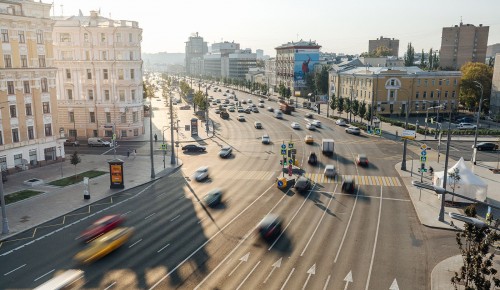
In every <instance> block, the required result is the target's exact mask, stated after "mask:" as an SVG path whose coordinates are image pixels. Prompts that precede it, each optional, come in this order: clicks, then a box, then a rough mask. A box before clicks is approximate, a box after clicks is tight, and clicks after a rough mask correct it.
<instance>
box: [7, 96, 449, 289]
mask: <svg viewBox="0 0 500 290" xmlns="http://www.w3.org/2000/svg"><path fill="white" fill-rule="evenodd" d="M211 94H213V95H214V97H216V98H222V93H213V92H212V93H211ZM237 96H238V98H239V99H240V100H242V99H243V98H244V99H249V98H250V99H252V100H253V102H254V103H255V102H257V101H258V98H257V97H254V96H250V95H247V94H244V93H240V92H237ZM268 106H272V107H274V108H277V104H276V103H270V102H267V101H266V107H268ZM213 109H214V108H212V109H211V110H213ZM238 114H239V113H230V118H229V119H228V120H223V119H221V118H219V117H218V116H217V115H215V114H213V111H212V112H211V118H212V119H213V120H214V122H215V123H216V128H217V134H216V137H215V138H213V139H211V140H206V141H203V142H202V144H201V145H204V146H207V152H206V153H201V154H198V153H189V154H181V156H180V157H181V158H182V160H183V163H184V165H183V167H182V168H181V169H179V170H178V171H176V172H174V173H173V174H171V175H170V176H168V177H165V178H163V179H160V180H157V181H156V182H154V183H152V184H148V185H144V186H142V187H140V188H135V189H133V190H129V191H126V192H124V193H120V194H118V195H116V196H113V197H112V198H109V199H106V200H103V201H100V202H97V203H96V204H95V206H91V207H89V208H84V209H81V210H78V211H76V212H73V213H70V214H68V215H67V216H65V217H64V219H65V222H64V223H61V224H60V225H57V222H59V221H52V222H50V223H48V224H47V225H49V224H50V225H51V226H50V227H45V226H41V227H39V229H38V230H37V235H36V237H32V238H31V237H19V236H17V237H14V238H13V239H17V241H15V242H10V243H6V245H7V246H2V248H0V255H1V256H0V259H1V263H0V271H1V272H0V274H1V275H2V276H1V279H0V281H1V282H2V283H1V285H2V286H1V287H2V288H6V289H12V288H32V287H34V286H36V285H39V284H41V283H42V282H43V281H45V280H47V279H49V278H50V277H52V276H53V275H54V273H56V272H57V271H61V270H63V269H70V268H79V269H82V270H84V271H85V278H84V279H83V280H81V281H80V282H79V283H80V284H79V285H78V287H83V288H89V289H90V288H98V289H151V288H152V289H175V288H181V289H264V288H265V289H428V288H429V285H430V278H429V277H430V271H431V269H432V267H433V265H434V264H435V263H436V262H438V261H439V260H440V259H443V258H446V257H448V256H451V255H452V254H455V253H456V251H457V250H456V246H454V238H453V237H454V235H453V233H448V232H441V231H439V232H438V231H435V230H431V229H426V228H423V227H422V226H421V225H420V224H419V222H418V219H417V217H416V213H415V211H414V208H413V205H412V203H411V201H410V199H409V196H408V192H407V191H406V189H405V188H404V186H403V185H402V182H401V180H400V179H399V177H398V176H397V173H396V171H395V170H394V165H395V163H397V162H398V161H399V160H400V153H401V144H400V143H397V142H394V141H391V140H385V139H381V138H378V137H373V136H367V135H361V136H353V135H348V134H346V133H345V132H344V128H343V127H339V126H336V125H334V124H333V123H332V122H331V121H327V120H326V119H320V120H321V121H322V122H323V127H322V128H319V129H317V130H316V131H309V130H307V129H305V120H304V112H294V113H293V114H292V115H285V117H284V119H283V120H278V119H276V118H274V116H273V114H272V113H270V112H268V111H267V110H265V109H260V113H251V114H245V117H246V119H247V121H246V122H239V121H237V120H236V116H237V115H238ZM255 121H260V122H261V123H262V124H263V129H255V128H254V126H253V124H254V122H255ZM291 122H298V123H300V124H301V127H302V129H301V130H293V129H292V128H291V126H290V123H291ZM263 134H268V135H269V136H270V137H271V141H272V143H271V144H269V145H265V144H262V143H261V136H262V135H263ZM305 135H312V136H313V137H314V139H315V143H314V144H312V145H306V144H305V143H304V142H303V140H304V137H305ZM322 138H333V139H335V154H334V156H333V157H326V156H323V155H322V154H321V153H320V147H319V142H320V141H321V139H322ZM289 141H292V142H294V144H295V147H296V148H297V156H298V160H299V163H300V166H301V168H302V169H303V170H304V171H305V175H306V176H307V177H309V178H311V180H313V181H314V186H313V188H312V190H310V191H308V192H306V193H305V194H299V193H296V192H295V191H293V190H284V191H283V190H280V189H278V188H277V187H276V185H275V178H276V177H277V176H278V175H279V174H280V173H281V167H280V164H279V160H280V158H281V156H280V150H279V148H280V145H281V144H282V143H283V142H285V143H288V142H289ZM130 146H131V145H130ZM134 146H136V145H134ZM142 146H144V147H140V144H139V143H138V144H137V148H138V151H141V150H142V148H147V146H148V145H147V144H142ZM223 146H231V147H233V156H232V157H231V158H229V159H220V158H219V157H218V154H217V153H218V151H219V149H220V148H221V147H223ZM134 148H135V147H134ZM85 150H87V149H85ZM89 150H91V151H92V152H93V153H95V154H98V152H106V154H111V155H112V154H113V152H112V151H105V150H106V149H103V148H99V149H97V148H92V149H89ZM118 150H124V148H122V149H118ZM144 150H145V149H144ZM89 152H90V151H89ZM310 152H316V153H317V155H318V156H319V162H318V165H316V166H311V165H308V164H307V156H308V155H309V153H310ZM117 153H119V154H121V155H124V154H126V151H123V152H122V151H119V152H117ZM359 153H365V154H366V155H367V156H368V158H369V161H370V165H369V166H368V167H366V168H364V167H358V166H357V165H356V164H355V163H354V160H355V157H356V155H357V154H359ZM327 164H334V165H335V166H336V168H337V170H338V173H339V177H338V178H336V179H333V180H332V179H328V178H325V177H324V176H323V174H322V173H323V168H324V166H325V165H327ZM202 165H208V166H209V174H210V176H209V179H208V180H206V181H204V182H195V181H194V180H192V178H191V174H192V173H193V172H194V171H195V170H196V169H197V168H198V167H200V166H202ZM347 175H350V176H356V179H357V181H358V184H357V186H356V192H355V194H345V193H342V192H341V191H340V184H341V180H342V177H343V176H347ZM216 187H218V188H221V189H222V190H223V192H224V197H223V204H222V205H221V206H219V207H217V208H208V207H206V206H205V205H204V204H203V202H201V200H202V197H203V195H204V194H206V193H207V192H208V191H209V190H211V189H213V188H216ZM114 213H122V214H125V216H126V225H128V226H133V227H134V228H135V230H136V231H135V234H134V236H133V237H132V239H131V240H129V241H128V242H127V243H126V244H125V245H124V246H123V247H121V248H120V249H118V250H117V251H115V252H113V253H111V254H110V255H108V256H106V257H105V258H103V259H101V260H100V261H97V262H96V263H94V264H92V265H85V266H82V265H78V264H76V262H74V261H73V259H72V258H73V256H74V255H75V254H76V253H77V252H78V251H79V250H81V249H82V247H83V245H82V244H81V243H79V242H78V241H75V237H77V236H78V235H79V233H80V232H81V231H82V230H83V229H85V228H86V227H88V226H89V225H90V224H91V223H92V222H93V221H95V220H96V219H98V218H99V217H102V216H103V215H106V214H114ZM268 213H274V214H278V215H279V216H280V217H281V218H282V219H283V228H284V231H283V234H282V235H280V236H279V238H277V239H276V240H274V241H271V242H265V241H263V240H262V239H260V238H259V236H258V234H257V232H256V226H257V224H258V223H259V221H260V220H261V219H262V218H263V217H264V216H265V215H266V214H268ZM396 285H397V286H396ZM391 287H392V288H391ZM397 287H399V288H397Z"/></svg>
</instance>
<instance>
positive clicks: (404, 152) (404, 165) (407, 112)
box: [401, 94, 410, 171]
mask: <svg viewBox="0 0 500 290" xmlns="http://www.w3.org/2000/svg"><path fill="white" fill-rule="evenodd" d="M409 111H410V94H408V101H407V103H406V117H405V130H408V115H409ZM407 146H408V139H406V138H404V141H403V161H402V162H401V170H403V171H406V147H407Z"/></svg>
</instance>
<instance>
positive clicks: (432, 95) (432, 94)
mask: <svg viewBox="0 0 500 290" xmlns="http://www.w3.org/2000/svg"><path fill="white" fill-rule="evenodd" d="M429 97H430V98H431V99H433V98H434V91H431V95H430V96H429Z"/></svg>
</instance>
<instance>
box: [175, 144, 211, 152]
mask: <svg viewBox="0 0 500 290" xmlns="http://www.w3.org/2000/svg"><path fill="white" fill-rule="evenodd" d="M181 149H182V151H197V152H203V151H205V150H207V148H206V147H205V146H199V145H196V144H189V145H185V146H182V147H181Z"/></svg>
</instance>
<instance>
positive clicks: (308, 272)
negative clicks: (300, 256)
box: [302, 264, 316, 290]
mask: <svg viewBox="0 0 500 290" xmlns="http://www.w3.org/2000/svg"><path fill="white" fill-rule="evenodd" d="M307 274H309V275H307V279H306V282H305V283H304V286H302V290H304V289H306V286H307V283H308V282H309V279H310V278H311V275H314V274H316V264H314V265H312V267H311V268H309V270H307Z"/></svg>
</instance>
